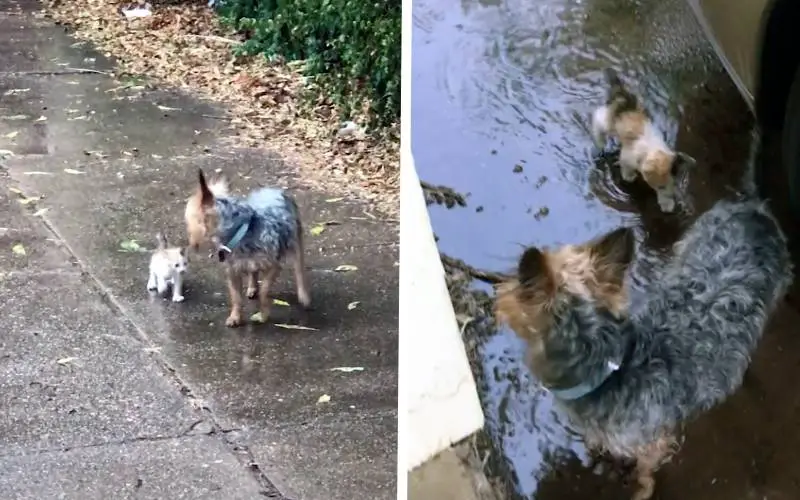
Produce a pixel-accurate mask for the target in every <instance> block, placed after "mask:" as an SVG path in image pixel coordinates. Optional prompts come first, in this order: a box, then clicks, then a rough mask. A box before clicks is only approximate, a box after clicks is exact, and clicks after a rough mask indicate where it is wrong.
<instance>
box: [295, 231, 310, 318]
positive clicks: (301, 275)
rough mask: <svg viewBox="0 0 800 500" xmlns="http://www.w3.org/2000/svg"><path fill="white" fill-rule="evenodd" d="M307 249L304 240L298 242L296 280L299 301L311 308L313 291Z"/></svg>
mask: <svg viewBox="0 0 800 500" xmlns="http://www.w3.org/2000/svg"><path fill="white" fill-rule="evenodd" d="M304 253H305V248H304V245H303V240H302V238H301V239H299V240H298V243H297V248H296V249H295V251H294V256H293V257H294V259H293V264H294V280H295V281H296V282H297V300H298V301H299V302H300V305H302V306H303V307H306V308H307V307H309V306H311V289H310V288H309V286H308V273H306V264H305V257H304V256H303V254H304Z"/></svg>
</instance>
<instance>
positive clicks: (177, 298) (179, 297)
mask: <svg viewBox="0 0 800 500" xmlns="http://www.w3.org/2000/svg"><path fill="white" fill-rule="evenodd" d="M183 299H184V297H183V295H173V296H172V302H183Z"/></svg>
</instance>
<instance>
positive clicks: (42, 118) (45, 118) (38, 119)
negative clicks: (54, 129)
mask: <svg viewBox="0 0 800 500" xmlns="http://www.w3.org/2000/svg"><path fill="white" fill-rule="evenodd" d="M34 121H36V122H46V121H47V117H46V116H44V115H42V116H40V117H39V118H37V119H35V120H34Z"/></svg>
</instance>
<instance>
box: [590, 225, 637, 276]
mask: <svg viewBox="0 0 800 500" xmlns="http://www.w3.org/2000/svg"><path fill="white" fill-rule="evenodd" d="M635 248H636V237H635V235H634V234H633V229H631V228H629V227H621V228H619V229H615V230H614V231H611V232H610V233H608V234H604V235H603V236H601V237H599V238H597V239H596V240H595V241H593V242H592V243H591V244H590V249H591V252H592V255H593V256H594V257H595V258H596V259H597V260H598V261H600V262H602V263H605V264H611V265H615V266H622V267H627V266H628V265H629V264H630V263H631V262H632V261H633V256H634V250H635Z"/></svg>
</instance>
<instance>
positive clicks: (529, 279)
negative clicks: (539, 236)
mask: <svg viewBox="0 0 800 500" xmlns="http://www.w3.org/2000/svg"><path fill="white" fill-rule="evenodd" d="M517 279H518V280H519V283H520V285H521V286H522V287H523V288H525V289H529V288H539V287H541V286H544V287H545V289H547V290H552V289H553V288H554V287H555V279H554V278H553V275H552V273H551V271H550V267H549V266H548V264H547V256H546V255H545V254H544V252H542V251H541V250H539V249H538V248H536V247H529V248H527V249H525V252H524V253H523V254H522V257H520V259H519V264H518V266H517Z"/></svg>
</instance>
